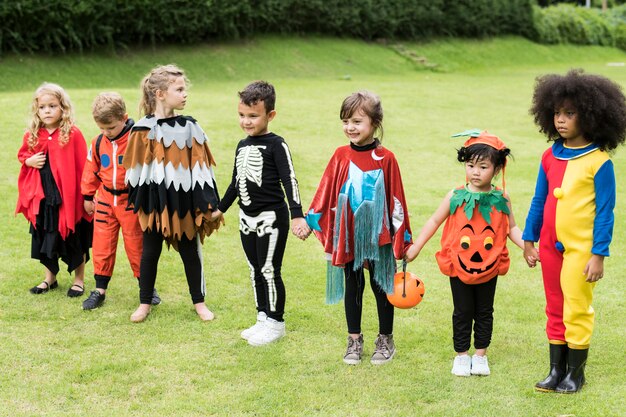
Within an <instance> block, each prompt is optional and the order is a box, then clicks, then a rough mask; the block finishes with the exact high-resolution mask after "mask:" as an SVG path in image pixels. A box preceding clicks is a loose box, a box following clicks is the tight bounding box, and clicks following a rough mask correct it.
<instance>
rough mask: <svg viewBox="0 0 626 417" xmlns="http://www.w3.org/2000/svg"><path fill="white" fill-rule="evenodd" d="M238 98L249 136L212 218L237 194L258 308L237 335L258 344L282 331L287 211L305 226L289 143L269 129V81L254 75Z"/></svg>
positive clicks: (299, 227)
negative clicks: (249, 323)
mask: <svg viewBox="0 0 626 417" xmlns="http://www.w3.org/2000/svg"><path fill="white" fill-rule="evenodd" d="M239 98H240V102H239V107H238V111H239V125H240V126H241V128H242V129H243V131H244V132H246V133H247V134H248V137H246V138H245V139H243V140H241V141H240V142H239V144H238V145H237V150H236V153H235V155H236V156H235V166H234V169H233V177H232V181H231V183H230V186H229V187H228V189H227V190H226V193H225V194H224V198H223V199H222V200H221V202H220V204H219V205H218V210H217V211H215V212H214V213H213V218H214V219H217V218H219V216H221V215H222V213H224V212H226V210H228V208H229V207H230V206H231V205H232V204H233V202H234V201H235V198H237V197H239V207H240V210H239V232H240V236H241V244H242V246H243V249H244V252H245V254H246V257H247V258H248V266H249V267H250V278H251V280H252V287H253V290H254V298H255V303H256V308H257V321H256V323H255V324H254V325H253V326H252V327H250V328H248V329H246V330H244V331H242V332H241V337H242V338H244V339H246V340H247V341H248V343H249V344H251V345H253V346H261V345H265V344H267V343H271V342H274V341H276V340H278V339H280V338H281V337H283V336H284V335H285V322H284V320H283V313H284V309H285V285H284V284H283V280H282V277H281V265H282V261H283V254H284V252H285V246H286V243H287V236H288V232H289V212H291V218H292V222H293V231H294V233H295V234H297V235H299V236H301V235H302V234H303V233H304V234H307V233H308V226H307V225H306V221H305V220H304V217H303V215H302V206H301V202H300V192H299V190H298V182H297V180H296V175H295V172H294V169H293V163H292V161H291V154H290V153H289V148H288V147H287V144H286V143H285V140H284V139H283V138H282V137H280V136H278V135H276V134H274V133H272V132H270V131H269V130H268V124H269V122H270V121H271V120H272V119H273V118H274V116H276V111H275V110H274V103H275V101H276V93H275V91H274V87H273V86H272V85H271V84H268V83H266V82H264V81H256V82H253V83H251V84H250V85H248V86H247V87H246V88H245V89H244V90H243V91H241V92H239ZM281 184H282V187H281ZM283 187H284V190H285V191H283ZM285 193H286V195H287V200H288V202H289V208H287V205H286V204H285Z"/></svg>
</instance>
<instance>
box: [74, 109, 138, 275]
mask: <svg viewBox="0 0 626 417" xmlns="http://www.w3.org/2000/svg"><path fill="white" fill-rule="evenodd" d="M133 124H134V122H133V121H132V120H131V119H129V120H128V121H127V122H126V126H125V127H124V130H122V132H121V133H120V134H119V135H118V136H117V137H116V138H113V139H109V138H107V137H106V136H104V135H99V136H97V137H96V138H95V139H94V140H93V141H92V143H91V147H90V148H89V153H88V155H87V163H86V164H85V169H84V171H83V177H82V181H81V192H82V194H83V196H84V198H85V200H87V201H89V200H91V199H93V200H94V202H95V215H94V231H93V245H92V250H93V265H94V275H96V278H98V275H100V277H105V278H110V277H111V276H112V275H113V268H114V267H115V255H116V252H117V241H118V237H119V231H120V227H121V229H122V236H123V238H124V248H125V250H126V256H127V257H128V261H129V262H130V267H131V268H132V270H133V274H134V276H135V277H136V278H139V263H140V261H141V251H142V248H143V232H142V230H141V226H140V225H139V219H138V217H137V215H136V214H135V213H133V210H132V208H131V209H129V208H127V206H128V187H127V186H126V185H125V184H124V177H125V175H126V169H125V168H124V167H123V165H122V159H123V157H124V153H125V152H126V145H127V143H128V134H129V132H130V128H131V127H132V126H133Z"/></svg>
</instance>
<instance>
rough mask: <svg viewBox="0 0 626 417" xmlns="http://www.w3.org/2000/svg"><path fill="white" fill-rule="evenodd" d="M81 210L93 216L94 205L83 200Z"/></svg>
mask: <svg viewBox="0 0 626 417" xmlns="http://www.w3.org/2000/svg"><path fill="white" fill-rule="evenodd" d="M83 208H84V209H85V213H87V214H89V215H90V216H93V213H94V210H95V208H96V205H95V204H94V203H93V201H87V200H85V202H84V203H83Z"/></svg>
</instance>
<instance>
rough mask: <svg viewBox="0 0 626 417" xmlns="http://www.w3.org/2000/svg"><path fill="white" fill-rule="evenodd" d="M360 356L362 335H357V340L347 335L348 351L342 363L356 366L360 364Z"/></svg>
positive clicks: (361, 352) (361, 354)
mask: <svg viewBox="0 0 626 417" xmlns="http://www.w3.org/2000/svg"><path fill="white" fill-rule="evenodd" d="M361 356H363V335H362V334H361V335H359V338H358V339H353V338H352V336H350V335H348V349H347V350H346V354H345V356H344V357H343V361H344V362H345V363H347V364H348V365H358V364H360V363H361Z"/></svg>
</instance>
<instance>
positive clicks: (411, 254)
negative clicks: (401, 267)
mask: <svg viewBox="0 0 626 417" xmlns="http://www.w3.org/2000/svg"><path fill="white" fill-rule="evenodd" d="M419 253H420V251H419V248H418V247H417V245H416V244H415V243H414V244H412V245H411V246H409V248H408V249H407V250H406V253H405V254H404V261H405V262H412V261H413V260H414V259H415V258H417V255H419Z"/></svg>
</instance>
